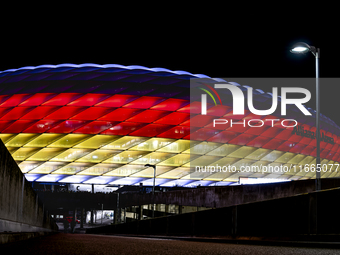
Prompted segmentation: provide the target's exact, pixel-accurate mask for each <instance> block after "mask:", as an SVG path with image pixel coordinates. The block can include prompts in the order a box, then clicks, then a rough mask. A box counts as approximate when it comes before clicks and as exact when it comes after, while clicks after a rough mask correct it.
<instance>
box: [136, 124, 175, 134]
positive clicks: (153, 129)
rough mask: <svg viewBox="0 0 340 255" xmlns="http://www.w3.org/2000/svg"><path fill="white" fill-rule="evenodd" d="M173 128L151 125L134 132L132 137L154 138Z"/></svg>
mask: <svg viewBox="0 0 340 255" xmlns="http://www.w3.org/2000/svg"><path fill="white" fill-rule="evenodd" d="M171 127H173V126H172V125H161V124H149V125H146V126H145V127H142V128H140V129H138V130H136V131H134V132H132V133H131V134H130V135H132V136H147V137H153V136H156V135H158V134H160V133H163V132H165V131H167V130H168V129H170V128H171Z"/></svg>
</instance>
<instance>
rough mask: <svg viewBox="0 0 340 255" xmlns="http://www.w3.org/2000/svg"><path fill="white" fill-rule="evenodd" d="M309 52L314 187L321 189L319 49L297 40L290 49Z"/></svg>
mask: <svg viewBox="0 0 340 255" xmlns="http://www.w3.org/2000/svg"><path fill="white" fill-rule="evenodd" d="M309 51H310V52H311V53H312V54H313V55H314V57H315V76H316V178H315V189H316V190H320V189H321V182H320V177H321V174H320V170H321V165H320V84H319V59H320V49H319V48H315V47H314V46H310V45H308V44H307V43H304V42H299V43H297V44H295V45H294V46H293V48H292V49H291V50H290V52H292V53H297V54H301V53H307V52H309Z"/></svg>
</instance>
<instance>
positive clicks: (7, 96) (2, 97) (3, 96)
mask: <svg viewBox="0 0 340 255" xmlns="http://www.w3.org/2000/svg"><path fill="white" fill-rule="evenodd" d="M9 97H10V96H9V95H0V105H1V104H2V103H3V102H5V101H6V100H7V99H8V98H9Z"/></svg>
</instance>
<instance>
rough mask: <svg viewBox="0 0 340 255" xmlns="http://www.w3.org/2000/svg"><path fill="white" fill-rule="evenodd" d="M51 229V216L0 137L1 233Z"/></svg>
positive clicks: (49, 230) (53, 226)
mask: <svg viewBox="0 0 340 255" xmlns="http://www.w3.org/2000/svg"><path fill="white" fill-rule="evenodd" d="M53 230H57V226H56V224H55V222H54V220H52V219H51V218H50V216H49V215H48V212H47V211H46V210H44V205H43V204H42V202H41V201H39V199H38V196H37V194H36V193H35V192H34V190H33V189H32V188H31V185H30V183H29V182H28V181H27V180H26V179H25V177H24V175H23V174H22V172H21V171H20V169H19V167H18V165H17V164H16V162H15V161H14V160H13V158H12V156H11V155H10V153H9V152H8V150H7V148H6V147H5V146H4V144H3V143H2V141H1V140H0V233H2V232H41V231H43V232H51V231H53Z"/></svg>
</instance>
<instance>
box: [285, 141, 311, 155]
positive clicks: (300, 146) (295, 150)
mask: <svg viewBox="0 0 340 255" xmlns="http://www.w3.org/2000/svg"><path fill="white" fill-rule="evenodd" d="M306 146H307V145H305V144H302V143H298V144H296V145H295V146H294V147H293V148H291V149H290V151H289V152H293V153H297V154H300V153H301V151H302V150H303V149H304V148H305V147H306Z"/></svg>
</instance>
